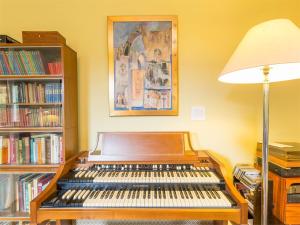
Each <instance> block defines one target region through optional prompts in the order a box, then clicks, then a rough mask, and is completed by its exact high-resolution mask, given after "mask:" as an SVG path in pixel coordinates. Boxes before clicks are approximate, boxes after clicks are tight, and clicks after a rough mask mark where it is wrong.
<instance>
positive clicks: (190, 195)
mask: <svg viewBox="0 0 300 225" xmlns="http://www.w3.org/2000/svg"><path fill="white" fill-rule="evenodd" d="M185 189H186V191H187V193H188V195H189V197H190V199H194V197H193V195H192V193H191V190H190V189H189V187H186V188H185Z"/></svg>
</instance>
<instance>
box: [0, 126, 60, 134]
mask: <svg viewBox="0 0 300 225" xmlns="http://www.w3.org/2000/svg"><path fill="white" fill-rule="evenodd" d="M4 132H7V133H44V132H47V133H59V132H63V128H62V127H0V133H4Z"/></svg>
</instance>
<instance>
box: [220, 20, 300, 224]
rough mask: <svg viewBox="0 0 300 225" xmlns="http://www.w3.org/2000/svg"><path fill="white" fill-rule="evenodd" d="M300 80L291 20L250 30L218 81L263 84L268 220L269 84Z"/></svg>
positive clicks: (299, 35) (298, 33)
mask: <svg viewBox="0 0 300 225" xmlns="http://www.w3.org/2000/svg"><path fill="white" fill-rule="evenodd" d="M297 78H300V29H299V28H298V27H297V26H296V25H295V24H294V23H292V22H291V21H290V20H288V19H275V20H269V21H266V22H264V23H261V24H258V25H256V26H254V27H253V28H251V29H250V30H249V31H248V32H247V33H246V35H245V36H244V38H243V39H242V41H241V42H240V44H239V45H238V47H237V48H236V50H235V51H234V53H233V55H232V56H231V58H230V59H229V61H228V62H227V64H226V65H225V67H224V69H223V71H222V73H221V75H220V77H219V81H221V82H225V83H236V84H251V83H252V84H254V83H262V84H263V91H264V92H263V93H264V97H263V151H262V182H263V187H262V188H263V189H262V191H263V193H262V217H261V224H262V225H267V224H268V223H267V220H268V151H269V148H268V147H269V145H268V144H269V83H271V82H278V81H284V80H292V79H297Z"/></svg>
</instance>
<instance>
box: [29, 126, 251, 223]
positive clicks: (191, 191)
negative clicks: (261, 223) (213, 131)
mask: <svg viewBox="0 0 300 225" xmlns="http://www.w3.org/2000/svg"><path fill="white" fill-rule="evenodd" d="M100 148H101V152H99V151H94V152H91V153H88V152H82V153H80V155H79V156H75V157H73V158H72V159H70V160H69V161H67V162H66V163H65V165H62V166H61V167H60V168H59V171H58V172H57V174H56V176H55V177H54V179H53V180H52V182H51V183H50V184H49V186H48V187H47V188H46V190H45V191H44V192H42V193H41V195H39V196H38V197H37V198H36V199H34V200H33V201H32V202H31V223H32V224H39V223H41V222H43V221H46V220H50V219H52V220H53V219H55V220H57V221H58V223H59V222H60V221H61V220H76V219H101V220H132V219H141V220H153V219H154V220H187V219H193V220H217V221H231V222H232V223H236V224H247V216H248V213H247V203H246V202H245V200H244V199H243V198H242V197H241V196H240V194H239V193H238V191H237V190H236V189H235V188H234V187H233V185H232V183H231V181H229V180H228V179H227V177H226V171H225V168H224V166H223V165H222V163H221V162H220V161H218V160H217V159H216V158H215V157H214V156H213V155H212V154H211V153H210V152H209V151H195V150H193V149H192V147H191V144H190V136H189V133H188V132H104V133H101V134H100ZM88 159H89V160H88Z"/></svg>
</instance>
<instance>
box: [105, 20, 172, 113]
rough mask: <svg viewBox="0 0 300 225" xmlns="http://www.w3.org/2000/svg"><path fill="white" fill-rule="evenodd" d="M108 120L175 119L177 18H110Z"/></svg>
mask: <svg viewBox="0 0 300 225" xmlns="http://www.w3.org/2000/svg"><path fill="white" fill-rule="evenodd" d="M107 25H108V26H107V27H108V63H109V105H110V116H176V115H178V69H177V66H178V59H177V16H109V17H108V18H107Z"/></svg>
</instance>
